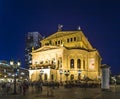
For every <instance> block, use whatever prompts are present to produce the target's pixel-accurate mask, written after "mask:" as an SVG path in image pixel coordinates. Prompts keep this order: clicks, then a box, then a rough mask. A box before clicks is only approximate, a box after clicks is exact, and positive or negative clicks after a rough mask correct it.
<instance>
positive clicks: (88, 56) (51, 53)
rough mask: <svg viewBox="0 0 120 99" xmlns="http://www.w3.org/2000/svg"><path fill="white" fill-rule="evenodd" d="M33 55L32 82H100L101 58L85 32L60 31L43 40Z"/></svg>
mask: <svg viewBox="0 0 120 99" xmlns="http://www.w3.org/2000/svg"><path fill="white" fill-rule="evenodd" d="M31 55H32V65H31V66H30V69H29V79H30V80H31V81H37V80H40V79H41V80H43V81H66V80H70V81H71V80H81V79H83V80H84V79H85V78H90V79H93V80H97V79H98V77H99V76H100V75H101V72H100V66H101V56H100V54H99V52H98V50H96V49H95V48H93V47H92V45H91V44H90V43H89V41H88V40H87V38H86V37H85V35H84V34H83V32H82V31H81V30H77V31H61V30H60V31H58V32H56V33H54V34H52V35H50V36H48V37H47V38H45V39H43V40H41V47H40V48H39V49H37V50H34V49H33V50H32V53H31Z"/></svg>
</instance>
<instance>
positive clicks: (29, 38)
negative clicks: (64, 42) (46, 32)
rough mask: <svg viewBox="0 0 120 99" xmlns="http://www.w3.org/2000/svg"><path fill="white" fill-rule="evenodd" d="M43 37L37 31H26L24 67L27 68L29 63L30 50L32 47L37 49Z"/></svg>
mask: <svg viewBox="0 0 120 99" xmlns="http://www.w3.org/2000/svg"><path fill="white" fill-rule="evenodd" d="M42 39H43V37H42V35H41V34H40V33H38V32H28V33H27V34H26V37H25V42H26V45H25V65H26V66H25V67H26V68H29V65H30V64H31V60H32V59H31V55H30V53H31V51H32V48H34V49H38V48H39V47H41V44H40V41H41V40H42Z"/></svg>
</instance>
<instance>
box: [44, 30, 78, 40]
mask: <svg viewBox="0 0 120 99" xmlns="http://www.w3.org/2000/svg"><path fill="white" fill-rule="evenodd" d="M73 33H76V31H58V32H56V33H54V34H52V35H50V36H48V37H46V38H45V39H44V40H48V39H54V38H58V37H63V36H67V35H71V34H73Z"/></svg>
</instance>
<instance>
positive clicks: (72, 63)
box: [70, 59, 74, 68]
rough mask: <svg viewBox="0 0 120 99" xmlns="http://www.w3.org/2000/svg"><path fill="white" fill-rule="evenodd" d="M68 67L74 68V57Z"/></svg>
mask: <svg viewBox="0 0 120 99" xmlns="http://www.w3.org/2000/svg"><path fill="white" fill-rule="evenodd" d="M70 68H74V59H71V60H70Z"/></svg>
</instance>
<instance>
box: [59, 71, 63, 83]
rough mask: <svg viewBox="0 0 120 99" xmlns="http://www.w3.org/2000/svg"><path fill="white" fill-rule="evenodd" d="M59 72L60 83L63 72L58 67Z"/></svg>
mask: <svg viewBox="0 0 120 99" xmlns="http://www.w3.org/2000/svg"><path fill="white" fill-rule="evenodd" d="M59 73H60V83H61V82H62V73H63V70H62V69H60V70H59Z"/></svg>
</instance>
